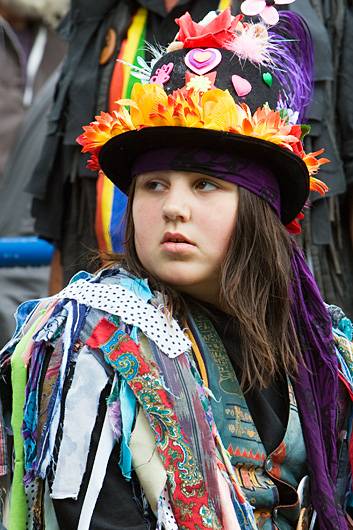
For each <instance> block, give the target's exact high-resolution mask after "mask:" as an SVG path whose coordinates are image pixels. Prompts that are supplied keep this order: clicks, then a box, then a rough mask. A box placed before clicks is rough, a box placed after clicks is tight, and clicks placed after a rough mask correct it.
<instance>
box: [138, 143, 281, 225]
mask: <svg viewBox="0 0 353 530" xmlns="http://www.w3.org/2000/svg"><path fill="white" fill-rule="evenodd" d="M163 170H164V171H165V170H174V171H193V172H196V173H203V174H205V175H210V176H212V177H216V178H219V179H222V180H226V181H227V182H232V183H233V184H237V185H238V186H240V187H242V188H245V189H247V190H248V191H251V192H252V193H254V194H255V195H257V196H258V197H261V198H262V199H264V200H265V201H266V202H268V203H269V204H270V206H272V208H273V209H274V210H275V212H276V213H277V215H278V216H279V217H280V215H281V201H280V191H279V186H278V182H277V179H276V177H275V175H274V173H273V172H272V171H271V170H270V169H269V168H268V167H265V166H264V165H263V164H261V163H258V162H257V161H256V160H249V158H246V159H245V158H240V157H239V156H238V155H237V156H232V155H230V154H227V153H220V152H217V151H212V150H206V149H197V148H190V149H188V148H186V149H185V148H183V149H178V148H164V149H153V150H151V151H147V152H146V153H142V154H141V155H139V156H138V157H137V159H136V160H135V162H134V164H133V166H132V168H131V175H132V176H133V177H136V176H137V175H141V174H142V173H148V172H150V171H163Z"/></svg>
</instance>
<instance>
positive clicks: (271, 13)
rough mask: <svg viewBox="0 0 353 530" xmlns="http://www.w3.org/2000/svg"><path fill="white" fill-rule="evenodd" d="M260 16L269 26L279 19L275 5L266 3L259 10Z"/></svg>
mask: <svg viewBox="0 0 353 530" xmlns="http://www.w3.org/2000/svg"><path fill="white" fill-rule="evenodd" d="M260 17H261V18H262V20H263V21H264V22H265V23H266V24H268V25H269V26H274V25H275V24H277V22H278V21H279V14H278V11H277V9H276V8H275V7H273V6H268V5H266V6H265V8H264V9H263V10H262V11H261V13H260Z"/></svg>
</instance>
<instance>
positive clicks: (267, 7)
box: [77, 0, 329, 233]
mask: <svg viewBox="0 0 353 530" xmlns="http://www.w3.org/2000/svg"><path fill="white" fill-rule="evenodd" d="M291 1H294V0H291ZM291 1H288V0H286V1H285V3H286V4H288V3H291ZM281 3H284V0H272V1H270V0H245V1H243V3H242V4H241V11H242V12H241V13H240V14H238V15H237V16H233V15H232V14H231V10H230V9H229V8H228V9H226V10H225V11H222V12H220V13H216V12H211V13H209V14H208V15H207V16H206V17H205V18H204V19H203V20H202V21H201V22H199V23H197V22H195V21H193V20H192V18H191V16H190V14H189V13H185V14H184V15H183V16H182V17H180V18H179V19H176V23H177V25H178V26H179V31H178V33H177V35H176V37H175V40H174V41H173V42H172V43H171V44H170V45H169V46H168V48H166V49H162V50H161V49H158V50H157V49H154V48H151V49H153V50H154V53H155V56H154V58H153V60H152V61H151V63H147V62H146V61H145V60H144V59H142V57H141V58H139V60H138V66H135V65H130V66H131V75H133V76H135V77H136V78H138V79H139V80H140V81H141V82H139V83H137V82H136V83H135V84H134V86H133V88H132V92H131V96H130V99H121V100H119V101H117V110H114V111H112V112H111V113H107V112H101V113H100V114H99V115H98V116H96V117H95V120H94V121H92V122H91V123H90V124H89V125H87V126H84V127H83V131H84V132H83V134H81V135H80V136H79V137H78V138H77V142H78V143H79V144H80V145H81V146H82V152H83V153H90V155H91V156H90V159H89V162H88V167H89V168H90V169H92V170H93V171H103V172H104V173H105V175H106V176H107V177H108V178H109V179H110V180H111V181H112V182H113V183H114V184H116V185H117V186H118V187H119V188H120V189H121V190H122V191H124V192H128V189H129V186H130V183H131V181H132V178H133V175H132V166H133V163H134V160H135V158H136V157H137V156H139V155H140V154H141V153H143V152H147V151H151V150H154V149H161V148H174V147H178V148H183V146H188V145H190V144H192V145H195V146H197V147H200V148H203V149H217V150H219V151H220V152H227V153H228V154H231V156H233V157H235V158H236V157H237V156H241V157H243V158H244V157H249V158H254V157H255V158H256V161H257V163H258V164H262V165H263V166H265V167H268V168H270V170H271V171H272V172H273V174H274V175H275V176H276V179H277V181H278V185H279V191H280V200H281V213H280V217H281V220H282V222H283V223H284V224H285V225H286V227H287V229H288V230H289V231H290V232H292V233H299V232H300V230H301V227H300V220H301V219H302V218H303V216H304V215H303V208H304V207H305V206H307V205H308V196H309V193H310V191H315V192H318V193H319V194H321V195H324V194H325V193H326V192H327V191H328V188H327V186H326V184H324V183H323V182H321V181H320V180H319V179H318V178H317V177H316V174H317V173H318V171H319V168H320V166H321V165H322V164H325V163H327V162H329V161H328V160H327V159H326V158H324V157H320V155H322V153H323V151H324V150H323V149H321V150H319V151H316V152H313V153H306V152H305V150H304V146H303V138H304V136H305V135H306V134H307V133H308V132H309V131H310V127H309V126H308V125H305V124H302V123H301V121H302V120H303V117H304V116H305V109H306V108H307V106H308V104H309V103H310V99H311V95H312V79H313V74H312V70H313V51H312V41H311V37H310V34H309V30H308V28H307V26H306V24H305V22H304V21H303V20H302V18H301V17H300V16H299V15H297V14H295V13H294V12H289V11H280V12H278V11H277V10H276V8H275V6H276V4H281Z"/></svg>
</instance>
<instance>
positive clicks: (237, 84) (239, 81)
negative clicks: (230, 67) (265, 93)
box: [232, 74, 252, 97]
mask: <svg viewBox="0 0 353 530" xmlns="http://www.w3.org/2000/svg"><path fill="white" fill-rule="evenodd" d="M232 83H233V86H234V90H235V92H236V93H237V95H238V96H239V97H242V96H246V95H247V94H249V92H251V89H252V86H251V84H250V83H249V81H248V80H247V79H244V77H240V75H236V74H234V75H232Z"/></svg>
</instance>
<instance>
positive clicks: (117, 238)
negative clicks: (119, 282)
mask: <svg viewBox="0 0 353 530" xmlns="http://www.w3.org/2000/svg"><path fill="white" fill-rule="evenodd" d="M230 6H231V1H230V0H220V2H219V6H218V9H220V10H224V9H227V8H228V7H230ZM146 23H147V10H146V9H144V8H140V9H138V11H137V12H136V14H135V15H134V17H133V20H132V23H131V25H130V28H129V30H128V33H127V37H126V39H125V40H124V41H123V43H122V45H121V48H120V52H119V56H118V59H121V60H123V61H125V62H126V63H130V64H136V58H137V56H138V55H140V56H141V55H143V49H144V45H145V34H146ZM136 82H138V80H137V79H136V78H134V77H133V76H130V67H129V66H128V65H127V64H125V63H124V64H123V63H121V62H116V65H115V68H114V72H113V76H112V80H111V85H110V92H109V112H112V111H113V110H115V109H116V104H115V102H116V101H117V100H118V99H121V98H129V97H130V93H131V89H132V87H133V85H134V84H135V83H136ZM126 202H127V199H126V196H125V195H124V194H123V193H122V192H121V191H120V190H119V189H118V188H117V187H116V186H114V185H113V184H112V183H111V182H110V180H109V179H108V178H107V177H106V176H105V175H104V174H103V173H102V172H101V173H100V174H99V176H98V181H97V209H96V224H95V228H96V236H97V241H98V247H99V249H100V250H101V251H103V252H105V251H108V252H112V251H113V252H120V251H121V250H122V241H123V231H124V227H123V223H122V219H123V214H124V211H125V207H126Z"/></svg>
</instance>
